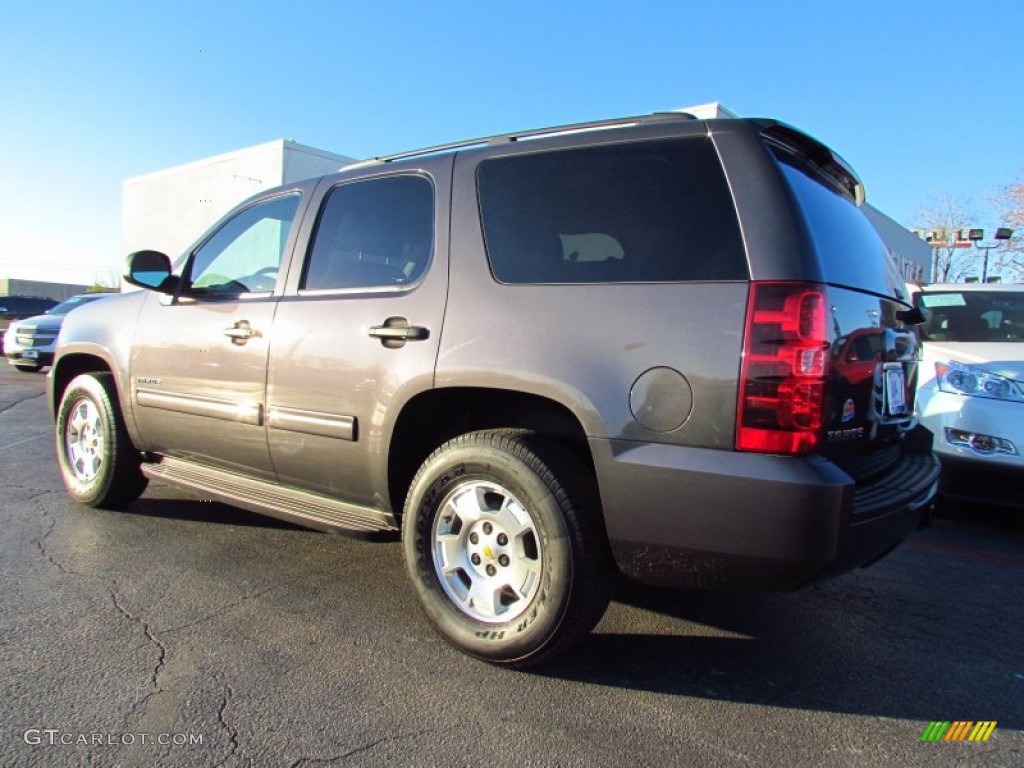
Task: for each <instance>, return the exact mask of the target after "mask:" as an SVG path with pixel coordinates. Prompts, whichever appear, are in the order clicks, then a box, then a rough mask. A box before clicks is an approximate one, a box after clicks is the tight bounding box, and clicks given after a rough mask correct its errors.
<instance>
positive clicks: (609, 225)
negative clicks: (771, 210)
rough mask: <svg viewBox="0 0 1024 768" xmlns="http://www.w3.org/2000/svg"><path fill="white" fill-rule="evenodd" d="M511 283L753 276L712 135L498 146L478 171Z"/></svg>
mask: <svg viewBox="0 0 1024 768" xmlns="http://www.w3.org/2000/svg"><path fill="white" fill-rule="evenodd" d="M477 186H478V191H479V201H480V209H481V214H482V220H483V225H484V239H485V242H486V245H487V254H488V257H489V258H490V262H491V271H492V272H493V274H494V276H495V277H496V278H497V279H498V280H499V281H501V282H503V283H616V282H627V283H631V282H632V283H635V282H674V281H697V280H742V279H745V278H746V277H747V276H748V269H747V262H746V254H745V251H744V248H743V242H742V238H741V236H740V229H739V223H738V220H737V217H736V210H735V207H734V206H733V202H732V196H731V194H730V192H729V188H728V184H727V182H726V179H725V173H724V172H723V170H722V166H721V163H720V161H719V159H718V155H717V153H716V151H715V148H714V145H713V144H712V143H711V141H710V140H709V139H706V138H692V139H681V140H662V141H645V142H636V143H630V144H618V145H613V146H603V147H591V148H585V149H575V150H568V151H557V152H538V153H536V154H529V155H517V156H514V157H504V158H494V159H491V160H485V161H484V162H482V163H481V164H480V168H479V170H478V172H477Z"/></svg>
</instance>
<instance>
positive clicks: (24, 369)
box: [14, 363, 43, 373]
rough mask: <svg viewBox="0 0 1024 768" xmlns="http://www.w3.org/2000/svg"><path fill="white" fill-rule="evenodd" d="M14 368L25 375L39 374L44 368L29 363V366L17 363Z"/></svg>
mask: <svg viewBox="0 0 1024 768" xmlns="http://www.w3.org/2000/svg"><path fill="white" fill-rule="evenodd" d="M14 367H15V368H17V369H18V370H19V371H22V372H24V373H37V372H38V371H40V370H41V369H42V367H43V366H41V365H39V364H38V363H29V364H27V365H26V364H25V363H15V365H14Z"/></svg>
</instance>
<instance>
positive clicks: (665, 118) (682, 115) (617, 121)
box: [341, 112, 697, 171]
mask: <svg viewBox="0 0 1024 768" xmlns="http://www.w3.org/2000/svg"><path fill="white" fill-rule="evenodd" d="M696 119H697V118H696V117H694V116H693V115H691V114H690V113H689V112H654V113H652V114H650V115H638V116H635V117H619V118H614V119H611V120H593V121H590V122H585V123H570V124H568V125H557V126H553V127H551V128H534V129H532V130H529V131H516V132H514V133H501V134H497V135H494V136H483V137H481V138H478V139H465V140H463V141H453V142H450V143H448V144H437V145H435V146H432V147H425V148H423V149H413V150H409V151H406V152H396V153H395V154H392V155H380V156H378V157H372V158H370V159H369V160H359V161H356V162H354V163H349V164H348V165H344V166H342V167H341V170H343V171H347V170H349V169H352V168H362V167H364V166H368V165H377V164H379V163H391V162H394V161H395V160H405V159H407V158H410V157H419V156H422V155H434V154H437V153H439V152H449V151H451V150H453V149H465V148H467V147H476V146H484V145H495V144H506V143H510V142H513V141H522V140H524V139H525V140H529V139H539V138H544V137H548V136H559V135H563V134H568V133H583V132H585V131H603V130H608V129H610V128H625V127H628V126H632V125H644V124H647V123H662V122H672V121H675V120H696Z"/></svg>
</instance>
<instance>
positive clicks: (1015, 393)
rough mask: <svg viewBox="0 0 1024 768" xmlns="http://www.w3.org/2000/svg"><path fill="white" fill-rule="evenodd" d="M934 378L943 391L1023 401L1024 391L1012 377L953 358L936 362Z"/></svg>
mask: <svg viewBox="0 0 1024 768" xmlns="http://www.w3.org/2000/svg"><path fill="white" fill-rule="evenodd" d="M935 380H936V381H937V382H938V385H939V389H940V390H942V391H943V392H951V393H953V394H956V395H970V396H971V397H988V398H991V399H993V400H1011V401H1013V402H1017V403H1024V392H1022V391H1021V388H1020V385H1019V384H1018V383H1017V382H1016V381H1014V380H1013V379H1008V378H1006V377H1005V376H1000V375H999V374H997V373H989V372H988V371H983V370H981V369H980V368H976V367H974V366H973V365H965V364H964V363H958V362H956V361H955V360H950V361H949V362H948V363H936V364H935Z"/></svg>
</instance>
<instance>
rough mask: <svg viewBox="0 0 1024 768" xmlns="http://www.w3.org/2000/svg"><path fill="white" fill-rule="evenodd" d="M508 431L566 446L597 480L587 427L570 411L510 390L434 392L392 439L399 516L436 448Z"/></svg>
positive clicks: (391, 480) (413, 403)
mask: <svg viewBox="0 0 1024 768" xmlns="http://www.w3.org/2000/svg"><path fill="white" fill-rule="evenodd" d="M502 427H516V428H521V429H529V430H531V431H533V432H536V433H538V434H542V435H546V436H548V437H552V438H555V439H557V440H559V441H560V442H563V443H565V444H566V445H567V446H568V447H569V448H570V449H571V450H572V451H573V453H575V454H576V455H577V456H578V458H579V459H580V461H581V462H582V463H583V465H584V466H585V467H586V468H587V469H588V470H589V471H590V472H591V473H592V474H594V475H595V477H596V472H595V469H594V459H593V456H592V454H591V452H590V446H589V444H588V442H587V435H586V431H585V429H584V427H583V424H582V422H581V421H580V420H579V418H577V416H576V415H575V414H574V413H573V412H572V411H571V410H570V409H569V408H567V407H566V406H565V405H563V404H561V403H559V402H557V401H555V400H552V399H550V398H547V397H544V396H541V395H535V394H530V393H525V392H518V391H514V390H507V389H496V388H488V387H447V388H441V389H431V390H428V391H426V392H421V393H420V394H418V395H416V396H415V397H413V398H412V399H410V400H409V401H408V402H407V403H406V404H405V405H404V407H403V408H402V411H401V413H400V414H399V416H398V418H397V420H396V422H395V426H394V429H393V430H392V433H391V441H390V448H389V451H388V493H389V496H390V498H391V508H392V510H394V512H395V514H396V515H401V512H402V508H403V505H404V501H405V497H406V494H407V493H408V491H409V486H410V484H411V482H412V479H413V476H414V475H415V474H416V471H417V469H419V467H420V465H421V464H422V463H423V462H424V461H425V460H426V458H427V457H428V456H429V455H430V454H431V453H432V452H433V451H434V449H435V448H437V447H438V446H440V445H441V444H442V443H444V442H446V441H447V440H450V439H451V438H453V437H456V436H458V435H462V434H465V433H467V432H474V431H478V430H484V429H498V428H502Z"/></svg>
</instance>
